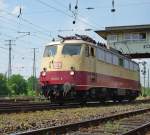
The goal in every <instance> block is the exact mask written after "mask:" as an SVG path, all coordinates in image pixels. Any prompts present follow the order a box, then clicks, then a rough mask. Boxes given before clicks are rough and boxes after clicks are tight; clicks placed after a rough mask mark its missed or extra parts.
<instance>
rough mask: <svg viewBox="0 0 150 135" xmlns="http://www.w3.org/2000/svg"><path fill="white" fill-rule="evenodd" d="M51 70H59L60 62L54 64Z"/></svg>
mask: <svg viewBox="0 0 150 135" xmlns="http://www.w3.org/2000/svg"><path fill="white" fill-rule="evenodd" d="M53 68H54V69H60V68H62V62H54V63H53Z"/></svg>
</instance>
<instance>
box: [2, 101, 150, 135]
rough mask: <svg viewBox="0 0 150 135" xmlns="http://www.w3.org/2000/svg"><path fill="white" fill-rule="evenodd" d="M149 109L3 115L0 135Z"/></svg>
mask: <svg viewBox="0 0 150 135" xmlns="http://www.w3.org/2000/svg"><path fill="white" fill-rule="evenodd" d="M147 107H150V104H149V103H147V104H138V105H135V104H133V105H115V106H105V107H104V106H99V107H83V108H75V109H61V110H60V109H58V110H50V111H36V112H28V113H12V114H1V115H0V134H2V135H4V134H9V133H13V132H19V131H25V130H30V129H38V128H44V127H49V126H58V125H63V124H68V123H72V122H79V121H82V120H90V119H93V118H100V117H103V116H107V115H111V114H116V113H121V112H125V111H129V110H136V109H140V108H147Z"/></svg>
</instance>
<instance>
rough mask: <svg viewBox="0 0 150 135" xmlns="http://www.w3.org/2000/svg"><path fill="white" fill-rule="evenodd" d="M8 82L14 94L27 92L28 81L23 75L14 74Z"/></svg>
mask: <svg viewBox="0 0 150 135" xmlns="http://www.w3.org/2000/svg"><path fill="white" fill-rule="evenodd" d="M8 84H9V88H10V90H11V92H12V93H13V94H14V95H20V94H27V82H26V80H25V79H24V78H23V77H22V76H21V75H12V76H11V77H10V79H9V80H8Z"/></svg>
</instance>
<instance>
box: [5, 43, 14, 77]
mask: <svg viewBox="0 0 150 135" xmlns="http://www.w3.org/2000/svg"><path fill="white" fill-rule="evenodd" d="M13 41H14V40H6V42H8V44H6V45H8V46H9V59H8V79H9V78H10V76H11V74H12V68H11V51H12V45H15V44H12V42H13Z"/></svg>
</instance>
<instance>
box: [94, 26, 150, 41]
mask: <svg viewBox="0 0 150 135" xmlns="http://www.w3.org/2000/svg"><path fill="white" fill-rule="evenodd" d="M146 31H150V24H145V25H128V26H111V27H105V30H97V31H95V32H96V33H97V34H98V35H99V36H101V37H102V38H104V39H107V35H108V34H117V33H124V32H146Z"/></svg>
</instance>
